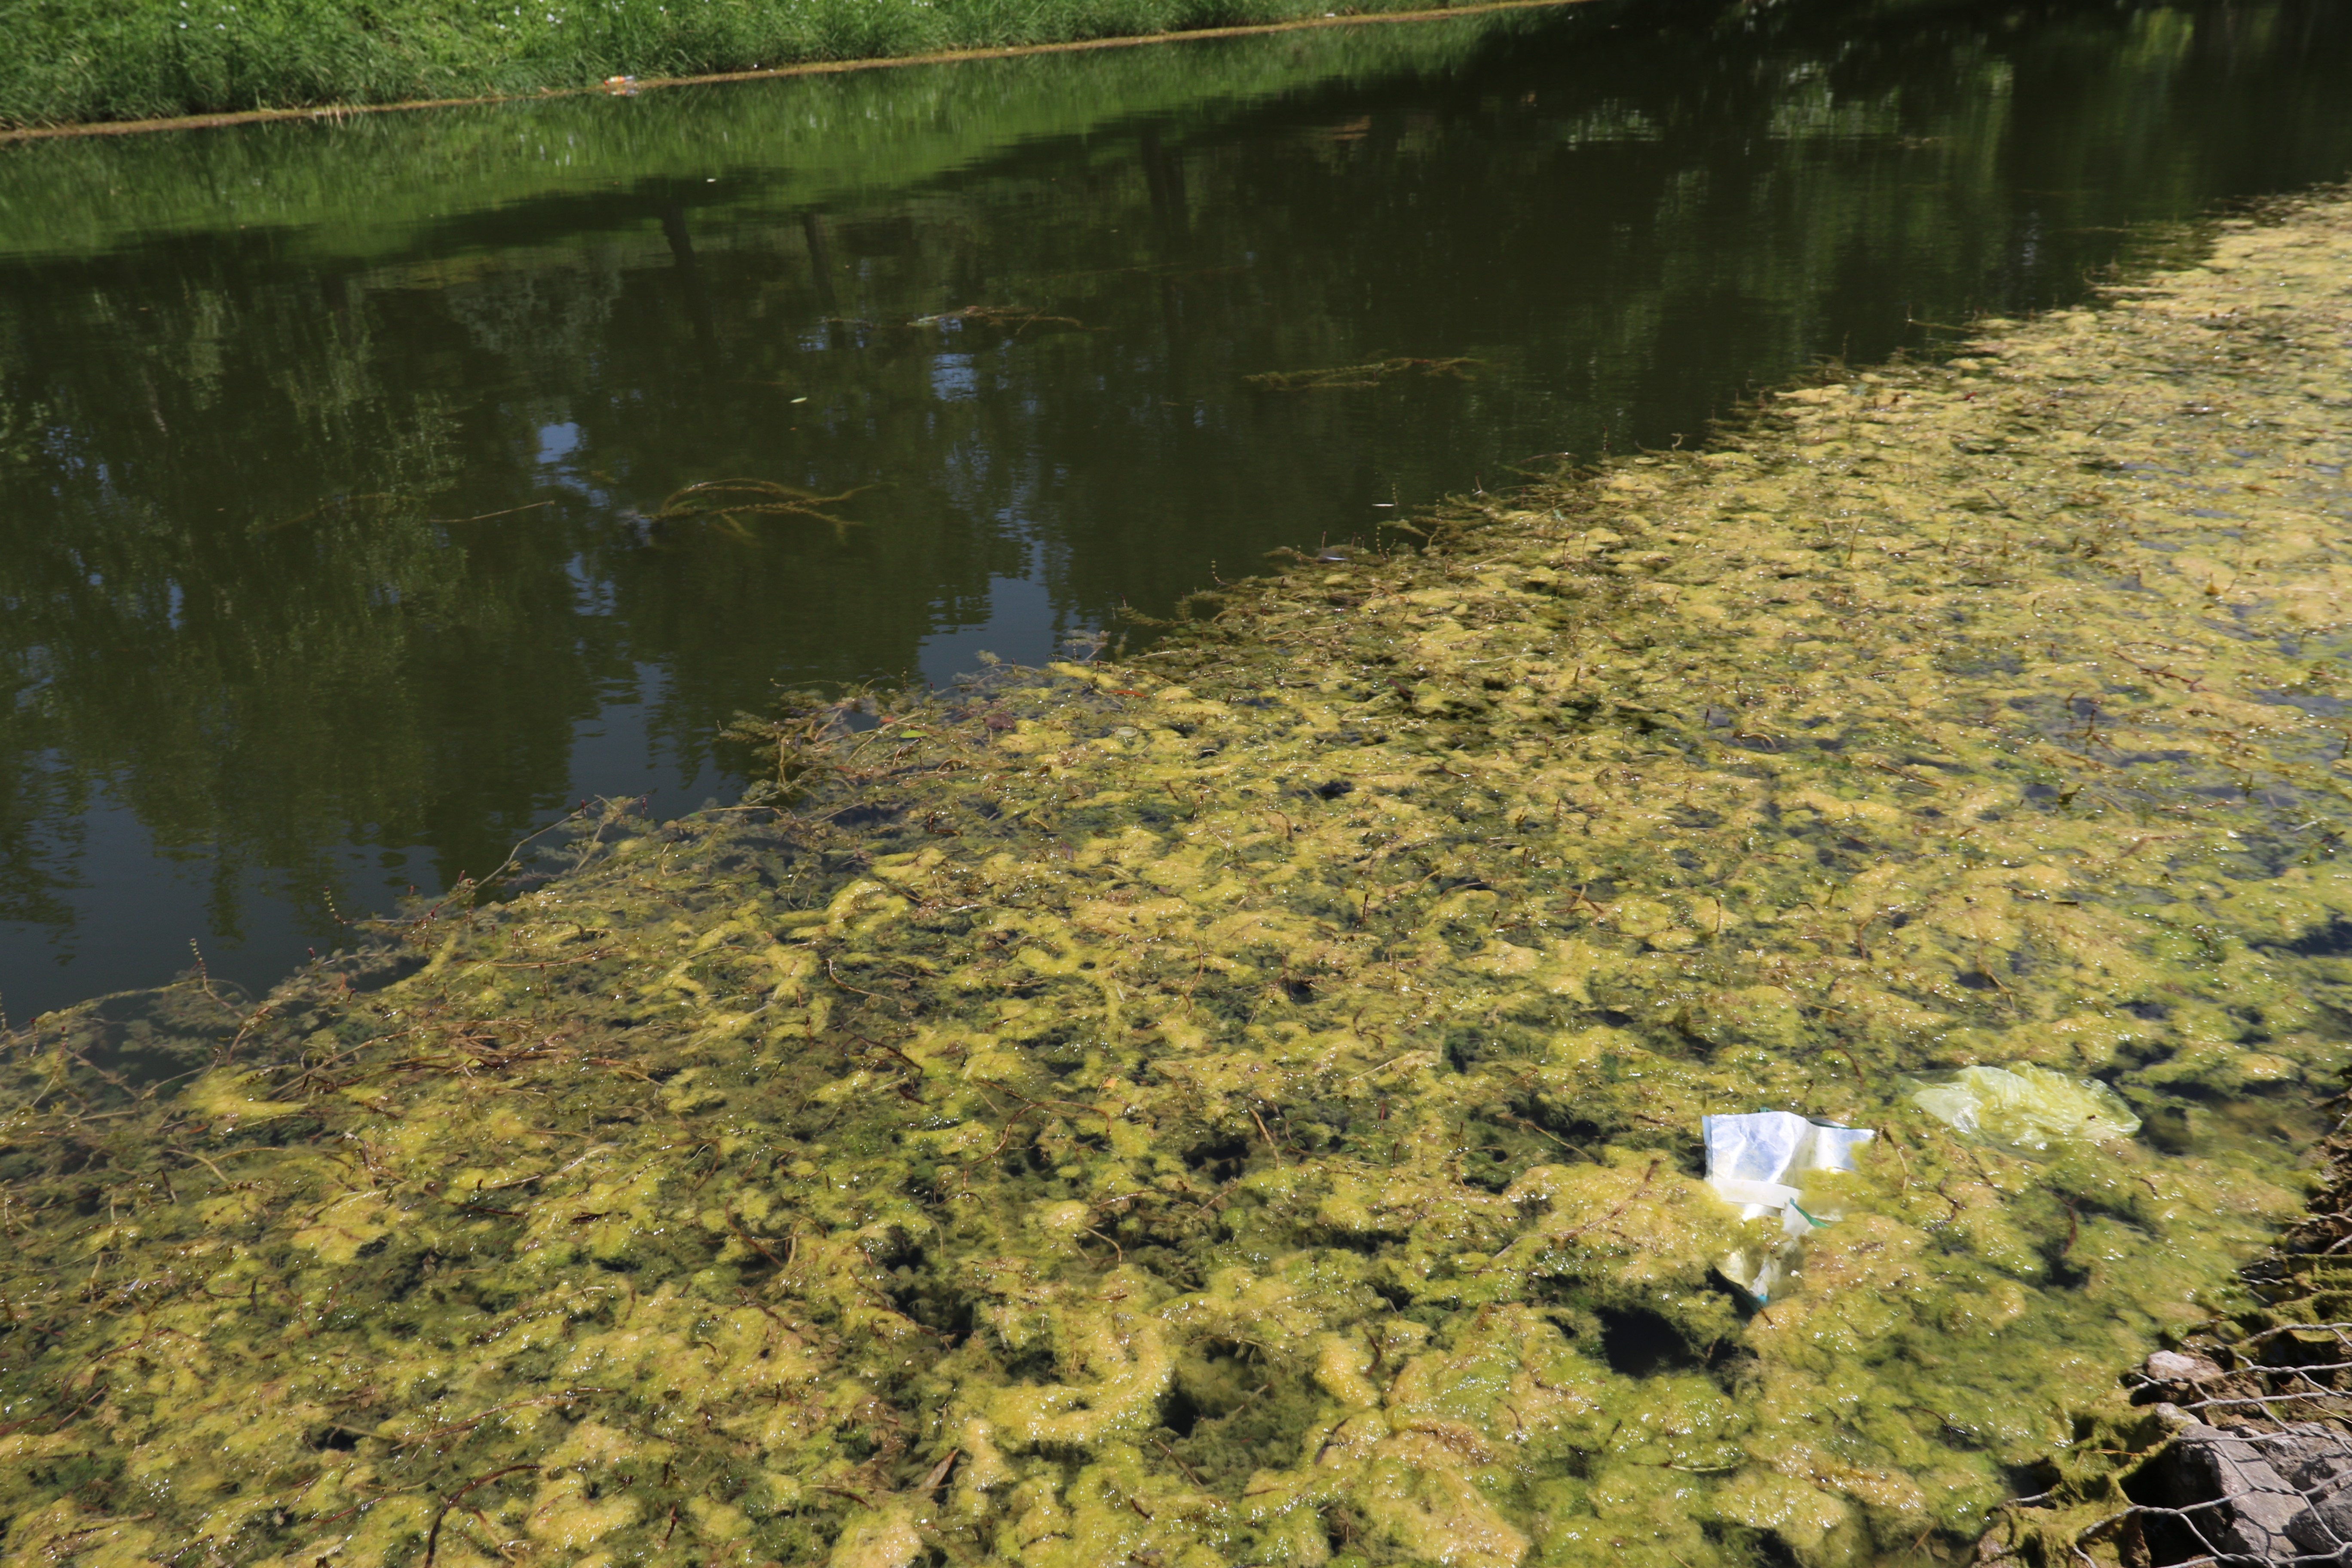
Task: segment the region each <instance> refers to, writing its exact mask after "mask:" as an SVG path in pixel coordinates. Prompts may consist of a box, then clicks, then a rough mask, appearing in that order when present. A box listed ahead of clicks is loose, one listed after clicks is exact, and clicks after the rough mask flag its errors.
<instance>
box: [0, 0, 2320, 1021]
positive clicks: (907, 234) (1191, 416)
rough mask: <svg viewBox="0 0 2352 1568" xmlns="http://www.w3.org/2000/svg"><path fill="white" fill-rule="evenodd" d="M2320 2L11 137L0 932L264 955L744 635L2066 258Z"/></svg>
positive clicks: (896, 646) (1405, 489)
mask: <svg viewBox="0 0 2352 1568" xmlns="http://www.w3.org/2000/svg"><path fill="white" fill-rule="evenodd" d="M2348 65H2352V18H2347V16H2345V15H2344V13H2343V8H2342V7H2340V6H2336V5H2331V4H2329V3H2328V0H2269V3H2257V4H2236V5H2221V4H2198V3H2193V0H2191V3H2183V4H2177V5H2153V4H2143V5H2131V4H2126V5H2116V6H2110V7H2103V8H2099V9H2097V10H2095V11H2091V12H2085V11H2084V10H2082V9H2079V8H2070V7H2062V6H2055V5H2053V6H2050V7H2046V8H2044V9H2042V10H2033V9H2027V8H2020V7H2016V6H2003V7H2000V8H1997V9H1996V8H1990V7H1979V6H1970V5H1943V6H1937V5H1908V6H1903V5H1885V6H1873V5H1847V6H1843V7H1838V6H1829V5H1816V6H1811V7H1805V6H1787V7H1782V8H1780V9H1779V10H1763V11H1756V10H1746V9H1738V8H1734V9H1731V10H1717V9H1712V8H1707V7H1698V6H1695V7H1685V8H1680V9H1673V10H1667V11H1662V10H1661V9H1660V8H1658V7H1656V6H1648V7H1644V8H1643V9H1642V11H1641V12H1640V13H1639V14H1638V15H1637V14H1636V13H1635V12H1634V11H1633V10H1632V9H1629V8H1621V7H1612V6H1608V5H1589V6H1581V7H1576V8H1571V9H1568V10H1563V11H1560V12H1556V13H1550V14H1546V15H1540V16H1526V15H1522V16H1514V17H1511V18H1508V19H1505V20H1500V21H1475V20H1471V19H1460V20H1454V21H1448V22H1434V23H1429V24H1416V25H1413V26H1389V27H1380V28H1370V29H1364V30H1362V31H1360V32H1342V33H1329V34H1320V35H1315V36H1312V37H1283V38H1273V39H1257V40H1247V41H1239V42H1230V43H1216V44H1197V45H1187V46H1182V47H1160V48H1152V49H1148V50H1127V51H1119V52H1118V53H1116V54H1112V55H1108V56H1102V57H1053V58H1044V59H1038V60H1028V61H1008V62H996V63H992V64H989V65H986V66H979V67H975V66H961V67H950V68H919V69H903V70H893V71H887V72H879V73H874V74H870V75H863V76H856V77H846V78H829V79H808V80H794V81H780V82H773V83H764V84H756V85H750V86H740V87H730V88H720V89H694V90H691V91H678V92H671V93H662V94H652V95H647V96H645V97H642V98H639V99H635V100H614V101H603V100H576V101H567V102H562V103H554V104H534V105H522V106H515V107H510V108H505V109H499V110H468V111H463V112H457V113H450V114H444V115H435V116H430V117H426V116H416V117H405V118H398V119H378V120H373V121H368V122H366V123H363V124H362V123H354V124H351V125H346V126H341V127H337V126H326V125H321V126H309V125H281V126H272V127H259V128H253V129H249V130H246V131H240V132H216V133H205V134H201V135H193V136H188V137H184V138H179V139H176V140H166V139H150V140H145V141H140V142H117V143H111V144H108V143H88V144H72V145H63V144H60V145H49V146H36V147H24V148H17V149H14V150H11V151H9V152H7V153H5V156H0V518H5V524H0V526H5V529H6V541H7V545H8V548H7V549H6V550H5V552H0V617H4V618H0V653H4V654H5V660H6V670H7V679H8V680H9V682H10V688H11V692H12V696H13V701H11V702H10V703H9V704H8V705H7V707H6V708H5V710H0V726H5V728H0V768H5V784H0V790H5V794H0V859H5V877H0V995H4V996H5V1004H6V1005H7V1007H8V1008H9V1010H10V1011H11V1012H12V1013H13V1014H14V1015H15V1016H16V1017H18V1018H20V1019H21V1018H22V1017H23V1016H26V1013H27V1012H29V1011H31V1010H33V1009H37V1008H40V1007H44V1006H49V1005H57V1004H58V1003H60V1002H62V1001H65V1000H68V999H70V998H73V997H76V996H79V995H83V994H89V993H92V992H96V991H100V990H104V989H110V988H114V987H119V986H124V985H130V984H142V983H147V982H151V981H153V980H157V979H160V978H162V977H163V976H164V975H166V974H168V973H171V972H172V971H173V970H174V969H176V968H178V967H181V966H183V965H184V964H185V963H186V962H187V960H188V943H189V941H190V939H192V938H193V939H194V940H195V941H196V942H198V943H199V944H200V945H201V947H202V949H203V952H204V953H205V958H206V959H207V960H208V961H209V963H210V965H211V967H212V970H213V972H214V973H215V974H224V973H226V974H235V975H237V976H239V977H241V978H244V979H247V980H248V981H254V982H262V981H267V980H268V979H269V978H270V977H272V976H273V975H274V974H275V973H278V972H281V971H282V970H283V969H284V968H286V967H287V966H288V965H289V964H290V963H294V962H297V961H299V959H300V958H301V956H302V952H303V950H304V948H305V947H307V946H310V945H313V944H315V945H318V946H320V947H325V946H327V945H330V944H331V942H333V941H334V940H335V933H336V931H337V921H338V920H339V919H340V918H341V916H342V915H347V914H349V913H352V912H353V911H356V910H365V909H371V908H380V907H382V906H383V905H384V904H385V903H386V902H387V901H388V900H390V899H391V898H393V897H395V896H397V895H398V894H400V893H401V892H402V891H403V890H404V889H406V888H408V887H410V886H412V885H414V886H415V887H418V888H420V889H427V890H430V889H435V888H437V887H438V886H440V885H442V884H444V883H446V881H447V880H448V879H451V878H453V877H455V876H456V875H457V874H458V873H460V872H463V871H467V870H472V871H480V870H482V869H484V868H488V867H491V866H493V865H495V864H497V863H498V862H499V859H500V858H502V857H503V856H504V854H505V853H506V850H507V847H508V846H509V844H510V843H511V842H512V841H513V840H514V839H515V838H518V837H521V836H522V835H523V834H525V833H528V832H530V831H531V830H532V829H533V828H535V827H536V826H540V825H541V824H542V823H544V822H545V821H547V820H548V819H549V818H550V816H551V815H552V814H554V813H557V812H559V811H561V810H562V808H563V807H565V806H566V805H569V804H571V803H572V802H573V801H574V800H576V799H578V798H580V797H582V796H584V795H599V794H602V795H624V794H647V795H652V796H653V797H654V798H655V801H656V806H657V807H666V808H670V809H682V808H690V807H691V806H693V805H698V804H699V803H700V802H701V801H702V800H704V799H705V798H707V797H710V796H717V795H724V794H725V793H726V791H727V789H728V787H729V774H728V773H727V770H726V763H727V761H728V759H727V758H725V757H724V756H714V755H713V752H712V747H711V741H710V737H711V735H712V733H713V732H714V731H716V730H717V729H718V728H719V726H720V725H721V724H722V723H724V721H726V720H727V718H728V717H729V716H730V714H731V713H733V712H734V711H735V710H739V709H742V708H747V707H755V706H758V705H759V704H760V703H761V700H762V699H763V697H764V694H765V693H766V692H767V690H768V689H769V688H770V685H771V683H772V682H773V681H776V680H779V679H782V680H786V681H796V682H797V681H810V680H819V679H825V680H845V679H866V678H892V677H898V676H901V675H904V674H906V673H908V672H919V674H921V675H922V676H924V677H927V678H929V679H932V680H934V681H940V680H944V679H948V678H949V677H950V676H951V675H953V674H954V673H955V672H957V671H958V670H961V669H965V668H971V666H972V664H973V663H974V662H975V661H976V660H977V659H978V658H979V656H980V655H981V653H982V651H983V650H986V651H991V652H994V653H997V654H1000V655H1003V656H1005V657H1008V658H1020V659H1028V660H1034V659H1037V658H1043V657H1045V656H1046V655H1047V654H1048V653H1049V652H1050V651H1051V650H1052V649H1053V648H1054V647H1055V645H1056V643H1057V641H1058V640H1059V639H1061V638H1064V637H1070V636H1073V635H1078V634H1084V633H1088V632H1091V631H1094V630H1097V629H1101V628H1108V629H1109V630H1111V631H1112V632H1114V633H1116V632H1117V631H1118V629H1119V622H1118V612H1119V609H1120V607H1121V606H1122V605H1132V606H1133V607H1135V608H1136V609H1138V610H1139V611H1142V612H1144V613H1147V614H1154V615H1164V614H1167V613H1170V611H1171V608H1172V607H1173V606H1174V605H1177V604H1178V602H1179V601H1180V600H1181V599H1182V598H1183V596H1184V595H1187V594H1189V593H1191V592H1192V591H1193V590H1196V589H1198V588H1201V587H1202V586H1203V585H1205V584H1210V583H1211V582H1213V578H1214V577H1215V576H1216V575H1217V574H1220V573H1222V574H1234V573H1235V572H1242V571H1247V570H1249V569H1250V568H1251V567H1252V565H1253V564H1254V563H1256V562H1257V561H1258V560H1259V559H1260V558H1261V556H1262V554H1263V552H1265V550H1267V549H1268V548H1271V547H1273V546H1276V545H1280V544H1297V545H1313V544H1316V543H1318V542H1342V541H1348V540H1357V539H1366V538H1370V537H1371V535H1372V533H1373V531H1374V529H1375V528H1376V527H1377V525H1378V524H1379V522H1380V521H1381V520H1382V519H1384V518H1386V517H1389V516H1391V515H1394V511H1395V510H1396V509H1409V508H1411V507H1412V505H1413V504H1414V503H1416V502H1419V501H1422V500H1426V499H1428V498H1430V497H1431V496H1433V495H1435V494H1437V493H1439V492H1441V491H1444V490H1446V489H1469V488H1472V487H1476V486H1480V485H1485V484H1493V483H1499V482H1504V481H1507V480H1508V479H1510V477H1511V474H1512V468H1513V465H1514V464H1516V463H1520V462H1523V461H1525V460H1526V459H1528V458H1530V457H1533V456H1535V455H1538V454H1546V453H1557V452H1562V451H1566V452H1574V453H1586V454H1589V453H1591V452H1593V451H1595V450H1597V449H1598V448H1600V447H1601V446H1602V445H1603V444H1604V443H1612V444H1616V445H1619V446H1621V447H1622V446H1623V445H1625V444H1627V443H1632V442H1637V441H1638V442H1643V443H1649V444H1657V445H1664V444H1666V443H1669V442H1672V441H1674V440H1676V439H1677V438H1695V437H1697V436H1698V435H1700V433H1702V432H1703V431H1704V430H1705V428H1706V422H1707V420H1708V419H1709V417H1710V416H1717V415H1720V414H1724V413H1727V412H1728V411H1730V410H1731V409H1732V408H1733V406H1734V405H1735V404H1736V402H1737V400H1738V398H1739V396H1740V395H1742V393H1743V391H1744V390H1746V389H1748V388H1749V387H1751V386H1752V385H1754V384H1758V383H1762V382H1769V381H1771V380H1774V379H1777V378H1780V377H1782V376H1785V375H1786V374H1789V373H1790V371H1791V370H1793V369H1796V368H1799V367H1801V366H1802V365H1803V364H1804V363H1806V362H1807V361H1808V360H1809V359H1810V358H1811V357H1814V356H1818V355H1823V354H1845V355H1848V356H1851V357H1854V358H1863V357H1870V356H1878V355H1883V354H1885V353H1889V352H1891V351H1893V350H1895V349H1897V348H1899V347H1903V346H1905V345H1907V344H1921V343H1931V342H1934V341H1935V340H1936V338H1937V331H1938V330H1937V327H1936V326H1934V325H1932V323H1939V322H1949V321H1955V320H1958V319H1960V318H1961V317H1963V316H1965V315H1966V314H1967V313H1969V311H1971V310H1979V309H1984V308H1991V309H1997V310H2011V309H2022V308H2028V307H2033V306H2039V305H2046V304H2051V303H2055V302H2062V301H2064V300H2070V299H2074V298H2077V297H2079V296H2080V295H2081V294H2082V293H2083V292H2084V287H2085V279H2086V275H2088V274H2089V273H2090V272H2092V271H2093V270H2094V269H2095V268H2099V267H2101V266H2103V265H2105V264H2107V263H2109V262H2110V261H2112V260H2114V259H2115V258H2117V257H2119V256H2122V255H2125V254H2126V250H2127V247H2128V246H2129V245H2131V244H2132V243H2134V242H2133V240H2132V233H2133V230H2134V226H2139V225H2144V224H2146V223H2147V221H2148V220H2151V219H2164V218H2171V217H2179V216H2187V215H2190V214H2193V213H2195V212H2198V211H2199V210H2200V209H2202V208H2204V207H2206V206H2207V205H2210V203H2211V202H2212V201H2214V200H2215V199H2216V198H2220V197H2226V196H2230V195H2242V194H2252V193H2256V192H2261V191H2266V190H2273V189H2278V188H2283V187H2289V186H2293V185H2296V184H2305V183H2308V182H2310V181H2313V180H2316V179H2322V178H2327V177H2333V176H2336V175H2339V174H2343V173H2344V172H2345V171H2346V170H2347V168H2352V104H2347V102H2345V101H2344V96H2345V95H2343V94H2341V92H2340V91H2339V90H2338V89H2339V86H2340V83H2341V82H2342V81H2343V80H2344V79H2346V71H2347V66H2348ZM1921 323H1931V324H1924V325H1923V324H1921ZM1450 358H1461V359H1464V360H1465V361H1467V362H1468V363H1465V364H1463V365H1460V366H1456V367H1452V370H1451V371H1448V370H1447V369H1446V367H1443V366H1433V365H1431V364H1428V363H1412V362H1431V361H1443V360H1446V359H1450ZM1339 367H1355V368H1350V369H1349V371H1348V374H1339V375H1326V376H1320V377H1318V376H1316V375H1313V374H1306V373H1314V372H1318V371H1329V370H1333V369H1336V368H1339ZM1267 373H1285V379H1276V380H1268V379H1265V377H1266V376H1267ZM1456 373H1458V374H1456ZM1253 376H1255V377H1260V378H1261V379H1260V380H1258V381H1255V382H1253V381H1252V380H1250V379H1249V378H1251V377H1253ZM694 487H702V488H700V489H695V488H694Z"/></svg>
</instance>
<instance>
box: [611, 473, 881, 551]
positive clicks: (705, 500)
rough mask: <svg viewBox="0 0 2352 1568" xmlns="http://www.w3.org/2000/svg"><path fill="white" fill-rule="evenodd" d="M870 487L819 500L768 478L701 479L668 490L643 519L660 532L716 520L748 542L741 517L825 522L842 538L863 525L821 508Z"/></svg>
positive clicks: (749, 536)
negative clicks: (793, 518)
mask: <svg viewBox="0 0 2352 1568" xmlns="http://www.w3.org/2000/svg"><path fill="white" fill-rule="evenodd" d="M872 488H873V487H872V486H871V485H859V486H857V487H856V488H855V489H845V490H843V491H842V492H841V493H840V494H839V495H830V496H821V495H818V494H817V493H816V492H815V491H814V490H804V489H797V488H796V487H794V486H792V485H784V484H778V483H777V482H776V481H775V480H773V479H704V480H702V481H700V482H699V483H697V484H691V485H688V486H687V487H686V488H685V489H680V490H677V491H674V492H672V493H671V494H670V495H669V496H668V497H667V498H666V499H665V500H663V501H662V503H661V506H660V507H659V508H658V509H657V510H655V511H654V512H653V514H652V515H651V516H649V517H647V518H646V522H647V523H649V524H652V525H653V526H655V527H656V528H659V527H663V526H665V525H668V524H673V523H679V522H711V521H716V522H719V523H720V524H723V525H724V528H725V531H726V532H728V533H729V534H730V535H732V536H733V537H735V538H737V539H740V540H742V541H744V542H751V540H752V538H753V537H754V536H753V535H752V533H751V530H750V529H748V528H746V527H744V526H743V520H744V519H745V518H746V517H804V518H807V519H809V520H810V521H814V522H821V523H824V525H825V526H826V527H828V528H830V529H832V530H833V534H834V537H835V539H841V538H845V537H846V536H847V534H848V531H849V530H851V529H853V528H858V527H862V526H863V524H860V523H858V522H856V521H853V520H851V519H849V518H845V517H835V516H834V515H833V514H832V513H830V512H828V511H824V510H821V509H823V508H824V507H828V506H835V505H838V504H839V503H841V502H843V501H845V500H849V499H851V498H852V497H854V496H856V495H858V494H860V493H861V492H863V491H865V490H868V489H872Z"/></svg>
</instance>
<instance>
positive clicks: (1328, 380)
mask: <svg viewBox="0 0 2352 1568" xmlns="http://www.w3.org/2000/svg"><path fill="white" fill-rule="evenodd" d="M1476 363H1478V362H1477V361H1476V360H1475V359H1468V358H1465V357H1463V356H1461V355H1456V356H1454V358H1452V359H1384V360H1379V361H1376V362H1374V363H1370V364H1341V365H1331V366H1328V367H1326V368H1325V369H1322V370H1269V371H1264V372H1261V373H1260V374H1256V375H1245V376H1244V377H1242V379H1243V380H1244V381H1245V382H1247V383H1248V384H1250V385H1252V386H1255V387H1258V388H1260V389H1261V390H1264V391H1266V392H1339V391H1347V390H1350V389H1360V388H1362V387H1367V386H1379V385H1381V384H1384V383H1387V382H1391V381H1395V380H1398V379H1400V378H1403V377H1412V376H1418V377H1421V378H1423V379H1424V380H1428V381H1467V380H1468V379H1469V377H1468V376H1467V375H1466V374H1464V372H1463V368H1462V367H1463V366H1465V365H1472V364H1476Z"/></svg>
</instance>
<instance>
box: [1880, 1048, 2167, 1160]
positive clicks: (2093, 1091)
mask: <svg viewBox="0 0 2352 1568" xmlns="http://www.w3.org/2000/svg"><path fill="white" fill-rule="evenodd" d="M1911 1103H1912V1104H1914V1105H1916V1106H1917V1107H1918V1108H1919V1109H1920V1110H1924V1111H1926V1112H1927V1114H1928V1115H1930V1116H1932V1117H1934V1118H1935V1119H1936V1120H1937V1121H1941V1122H1944V1123H1945V1124H1947V1125H1948V1126H1950V1127H1953V1128H1955V1129H1957V1130H1958V1131H1962V1132H1968V1133H1973V1134H1975V1135H1977V1136H1979V1137H1982V1138H1990V1139H1991V1140H1993V1141H1994V1142H2000V1143H2008V1144H2011V1145H2013V1146H2014V1147H2017V1148H2020V1149H2047V1148H2049V1147H2050V1146H2051V1145H2052V1144H2053V1143H2063V1142H2090V1143H2105V1142H2110V1141H2111V1140H2114V1139H2117V1138H2128V1137H2130V1136H2131V1135H2132V1134H2133V1133H2135V1132H2137V1131H2139V1118H2138V1117H2137V1116H2135V1115H2133V1114H2132V1110H2131V1107H2130V1106H2128V1105H2126V1104H2125V1103H2124V1102H2123V1099H2122V1097H2121V1096H2119V1095H2117V1094H2116V1091H2115V1090H2114V1089H2109V1088H2108V1087H2107V1086H2106V1085H2105V1084H2103V1083H2098V1082H2095V1081H2093V1080H2091V1079H2073V1078H2068V1077H2067V1076H2066V1075H2065V1074H2063V1073H2058V1072H2053V1071H2051V1070H2050V1069H2049V1068H2041V1067H2035V1066H2033V1065H2032V1064H2031V1063H2024V1064H2021V1065H2019V1066H2017V1067H2013V1068H1982V1067H1979V1068H1961V1069H1960V1070H1959V1071H1958V1072H1956V1073H1954V1074H1953V1075H1952V1076H1951V1077H1950V1078H1949V1079H1947V1080H1946V1081H1944V1082H1941V1083H1930V1084H1924V1085H1922V1086H1921V1087H1920V1088H1918V1089H1914V1090H1913V1091H1912V1093H1911Z"/></svg>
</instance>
